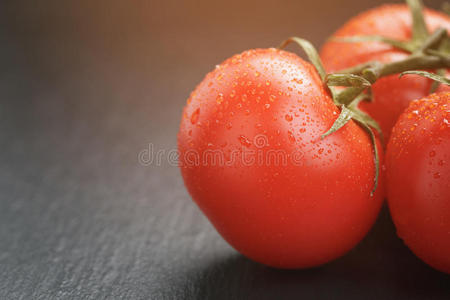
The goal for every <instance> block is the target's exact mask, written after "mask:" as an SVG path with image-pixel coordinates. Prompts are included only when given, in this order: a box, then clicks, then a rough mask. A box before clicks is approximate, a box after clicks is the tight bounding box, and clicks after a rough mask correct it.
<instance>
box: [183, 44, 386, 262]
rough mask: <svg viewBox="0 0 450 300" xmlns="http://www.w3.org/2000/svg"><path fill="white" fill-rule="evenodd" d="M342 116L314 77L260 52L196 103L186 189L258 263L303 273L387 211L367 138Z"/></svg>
mask: <svg viewBox="0 0 450 300" xmlns="http://www.w3.org/2000/svg"><path fill="white" fill-rule="evenodd" d="M338 115H339V109H338V108H337V107H336V106H335V105H334V103H333V102H332V99H331V98H330V94H329V92H328V90H327V89H326V88H325V86H324V84H323V83H322V81H321V79H320V77H319V75H318V73H317V71H316V69H315V68H314V67H313V66H312V65H311V64H310V63H307V62H305V61H303V60H302V59H301V58H299V57H298V56H296V55H295V54H292V53H289V52H285V51H281V50H276V49H256V50H249V51H246V52H243V53H242V54H239V55H235V56H233V57H232V58H230V59H228V60H226V61H225V62H223V63H222V64H221V65H219V66H217V67H216V69H215V70H214V71H212V72H211V73H209V74H208V75H207V76H206V77H205V78H204V79H203V81H202V82H201V83H200V84H199V85H198V86H197V88H196V89H195V90H194V91H193V92H192V94H191V96H190V97H189V99H188V101H187V104H186V107H185V108H184V112H183V117H182V120H181V125H180V131H179V134H178V148H179V163H180V167H181V173H182V176H183V178H184V182H185V185H186V187H187V189H188V191H189V193H190V195H191V196H192V198H193V199H194V201H195V202H196V203H197V204H198V206H199V207H200V208H201V210H202V211H203V212H204V213H205V215H206V216H207V217H208V218H209V220H210V221H211V223H212V224H213V225H214V226H215V228H216V229H217V231H218V232H219V233H220V234H221V235H222V237H223V238H224V239H225V240H226V241H228V242H229V243H230V244H231V245H232V246H233V247H234V248H235V249H237V250H238V251H239V252H241V253H242V254H244V255H246V256H247V257H249V258H251V259H253V260H255V261H258V262H260V263H263V264H266V265H270V266H274V267H280V268H305V267H312V266H317V265H320V264H323V263H326V262H328V261H330V260H333V259H335V258H337V257H339V256H341V255H343V254H344V253H346V252H347V251H348V250H350V249H351V248H352V247H353V246H355V245H356V244H357V243H358V242H359V241H360V240H361V239H362V238H363V237H364V235H365V234H366V233H367V231H368V230H369V229H370V227H371V226H372V224H373V222H374V220H375V219H376V216H377V214H378V212H379V209H380V205H381V203H382V198H383V197H382V194H383V188H382V185H381V186H380V187H379V188H378V189H377V191H376V193H375V195H374V196H373V197H371V196H370V192H371V189H372V188H373V184H374V172H375V170H374V169H375V166H374V165H375V164H374V157H373V147H372V144H371V140H370V137H369V136H368V134H367V133H366V132H365V131H364V130H363V129H362V128H361V127H359V126H358V125H356V123H354V122H353V121H350V122H349V123H348V124H346V125H345V126H344V127H343V128H341V129H340V130H338V131H337V132H335V133H333V134H331V135H330V136H328V137H326V138H325V139H321V135H322V134H323V133H325V132H326V131H327V130H328V129H329V128H330V127H331V125H332V124H333V122H334V121H335V119H336V118H337V117H338Z"/></svg>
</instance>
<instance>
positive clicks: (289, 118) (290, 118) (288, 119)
mask: <svg viewBox="0 0 450 300" xmlns="http://www.w3.org/2000/svg"><path fill="white" fill-rule="evenodd" d="M284 118H285V119H286V121H288V122H291V121H292V120H293V118H292V116H291V115H286V116H284Z"/></svg>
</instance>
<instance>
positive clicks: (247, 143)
mask: <svg viewBox="0 0 450 300" xmlns="http://www.w3.org/2000/svg"><path fill="white" fill-rule="evenodd" d="M238 140H239V142H240V143H241V144H242V145H243V146H245V147H250V146H251V145H252V143H251V142H250V140H249V139H248V138H247V137H245V136H243V135H240V136H239V138H238Z"/></svg>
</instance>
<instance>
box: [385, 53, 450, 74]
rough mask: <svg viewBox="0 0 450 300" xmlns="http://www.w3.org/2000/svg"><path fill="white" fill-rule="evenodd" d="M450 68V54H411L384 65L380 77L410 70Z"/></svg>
mask: <svg viewBox="0 0 450 300" xmlns="http://www.w3.org/2000/svg"><path fill="white" fill-rule="evenodd" d="M442 68H450V56H447V57H437V56H428V55H422V54H420V55H415V54H413V55H411V56H409V57H407V58H406V59H404V60H400V61H397V62H393V63H390V64H385V65H382V66H381V67H380V68H379V69H378V71H379V74H380V75H379V77H384V76H388V75H392V74H398V73H402V72H405V71H409V70H427V69H428V70H429V69H442Z"/></svg>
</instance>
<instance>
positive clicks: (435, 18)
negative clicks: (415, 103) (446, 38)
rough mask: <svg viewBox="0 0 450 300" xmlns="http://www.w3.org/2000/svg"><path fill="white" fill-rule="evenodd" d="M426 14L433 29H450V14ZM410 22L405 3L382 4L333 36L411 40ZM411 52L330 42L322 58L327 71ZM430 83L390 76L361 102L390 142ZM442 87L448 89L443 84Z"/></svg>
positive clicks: (380, 45)
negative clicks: (398, 122)
mask: <svg viewBox="0 0 450 300" xmlns="http://www.w3.org/2000/svg"><path fill="white" fill-rule="evenodd" d="M424 16H425V21H426V23H427V25H428V29H429V31H430V32H432V31H433V30H435V29H437V28H439V27H443V28H446V29H447V30H448V31H450V17H449V16H447V15H445V14H442V13H439V12H436V11H433V10H429V9H427V10H425V13H424ZM411 23H412V21H411V13H410V10H409V8H408V7H407V6H406V5H383V6H380V7H378V8H374V9H372V10H369V11H366V12H364V13H362V14H360V15H358V16H356V17H354V18H352V19H350V20H349V21H348V22H347V23H346V24H344V25H343V26H342V27H341V28H340V29H338V30H337V31H336V33H335V34H334V35H333V36H335V37H351V36H361V35H365V36H368V35H381V36H385V37H389V38H392V39H397V40H408V39H410V38H411V33H412V28H411V27H412V25H411ZM408 55H409V54H408V53H406V52H404V51H402V50H398V49H395V48H393V47H392V46H389V45H386V44H383V43H380V42H359V43H347V42H340V41H339V42H337V41H329V42H327V43H326V44H325V45H324V46H323V48H322V51H321V58H322V61H323V63H324V66H325V68H326V69H327V71H328V72H336V71H339V70H342V69H346V68H349V67H353V66H355V65H357V64H361V63H366V62H370V61H379V62H381V63H389V62H393V61H398V60H401V59H404V58H406V57H407V56H408ZM431 84H432V82H431V80H429V79H426V78H423V77H420V76H417V75H407V76H403V77H402V78H399V77H398V75H391V76H387V77H385V78H381V79H379V80H378V81H377V82H376V83H375V84H374V85H373V86H372V87H373V89H372V91H373V100H374V101H373V102H372V103H367V102H362V103H361V104H360V107H361V109H363V110H365V111H366V112H367V113H368V114H369V115H371V116H372V117H373V118H374V119H375V120H376V121H378V123H379V124H380V126H381V129H382V131H383V134H384V137H385V140H386V141H387V140H388V139H389V136H390V132H391V129H392V127H393V126H394V124H395V122H396V120H397V118H398V116H399V115H400V114H401V113H402V112H403V110H404V109H405V108H406V107H407V106H408V104H409V102H410V101H411V100H414V99H419V98H422V97H425V96H426V95H428V94H429V93H430V90H431ZM440 90H449V88H448V87H445V86H441V87H440Z"/></svg>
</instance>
